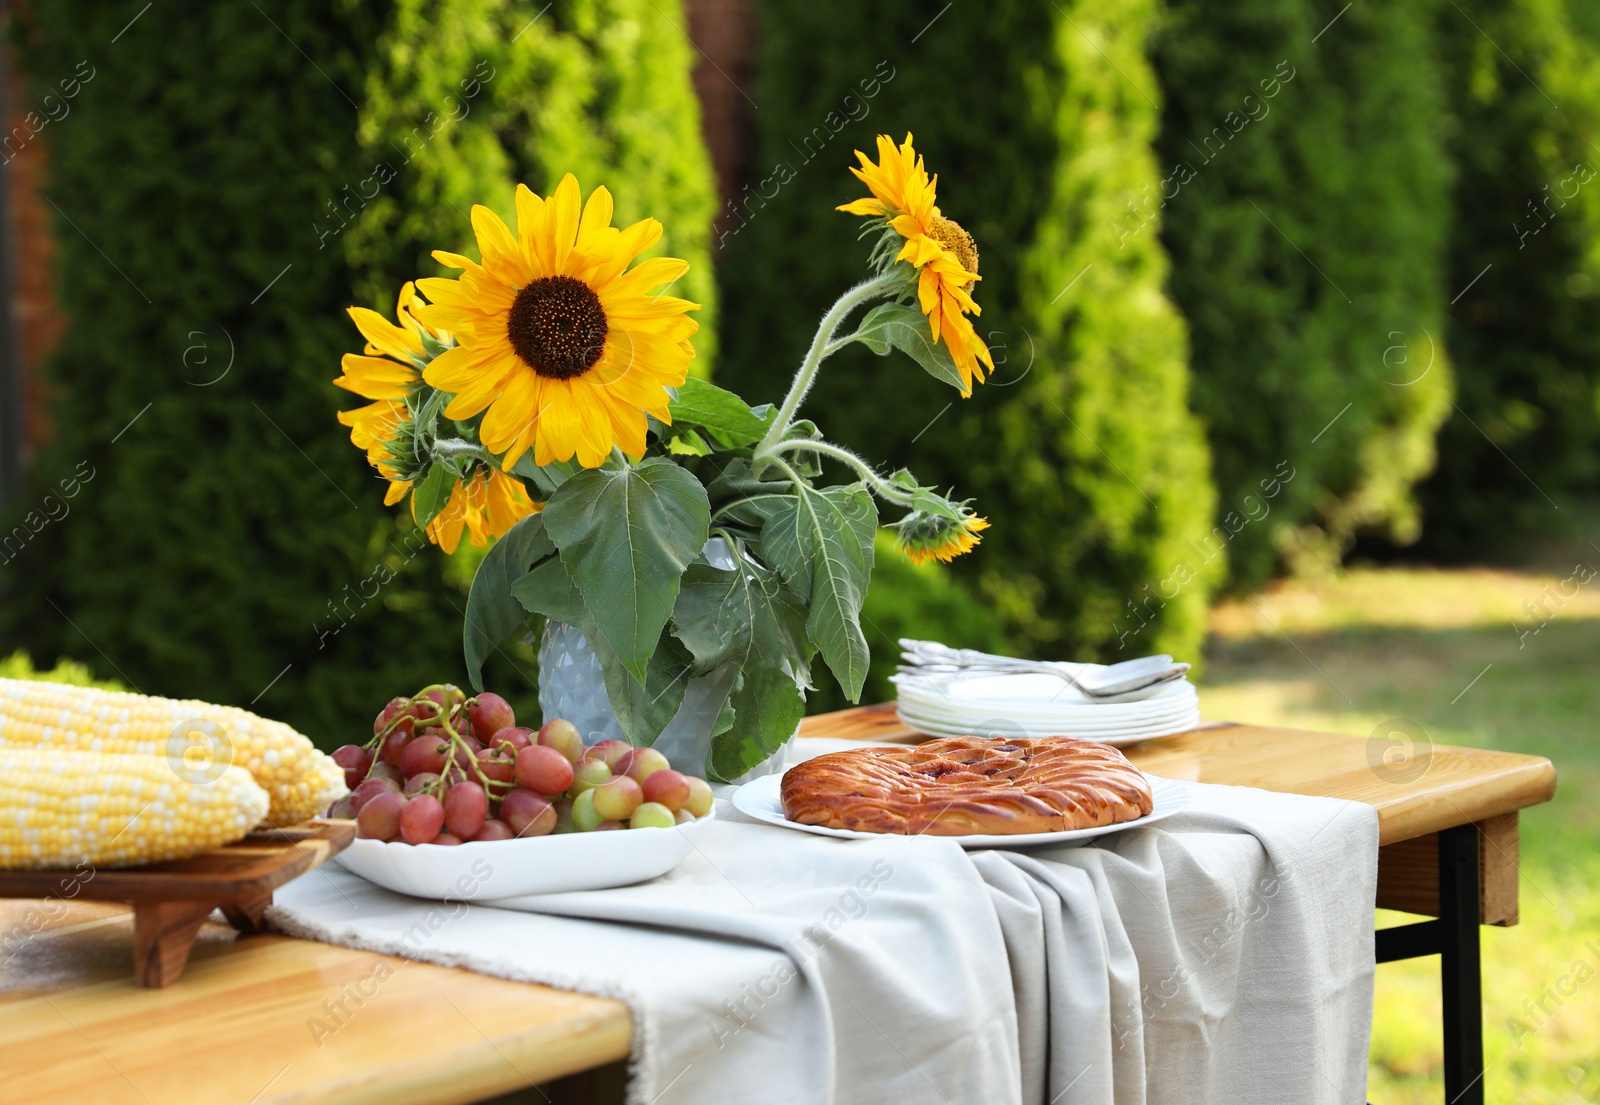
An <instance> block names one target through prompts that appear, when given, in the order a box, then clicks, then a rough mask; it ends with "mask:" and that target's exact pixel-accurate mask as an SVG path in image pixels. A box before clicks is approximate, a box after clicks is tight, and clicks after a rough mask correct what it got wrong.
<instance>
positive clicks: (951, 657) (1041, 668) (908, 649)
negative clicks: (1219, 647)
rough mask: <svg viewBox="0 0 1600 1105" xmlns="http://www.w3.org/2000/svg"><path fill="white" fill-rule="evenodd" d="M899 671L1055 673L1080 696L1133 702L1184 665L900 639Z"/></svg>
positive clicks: (1164, 659)
mask: <svg viewBox="0 0 1600 1105" xmlns="http://www.w3.org/2000/svg"><path fill="white" fill-rule="evenodd" d="M900 647H901V649H902V650H903V651H902V652H901V654H900V660H901V662H900V665H899V670H900V672H901V673H902V674H905V675H912V676H917V675H936V676H937V675H945V676H963V675H968V674H972V675H1006V674H1015V673H1021V672H1038V673H1043V674H1047V675H1054V676H1056V677H1058V678H1060V679H1063V680H1065V681H1066V682H1068V683H1070V684H1071V685H1072V686H1074V687H1076V688H1077V689H1078V690H1079V691H1080V692H1082V693H1083V694H1084V696H1085V697H1088V698H1092V699H1095V700H1096V701H1100V702H1132V701H1137V700H1138V699H1141V698H1146V697H1149V696H1150V695H1151V694H1154V693H1155V692H1156V690H1157V689H1158V688H1160V687H1161V686H1163V685H1165V684H1166V683H1169V682H1172V681H1173V680H1176V679H1182V678H1183V675H1184V673H1185V672H1187V671H1188V670H1189V665H1188V664H1186V663H1181V662H1174V661H1173V659H1172V657H1171V656H1167V655H1158V656H1142V657H1140V658H1139V659H1137V660H1124V661H1122V662H1120V663H1116V664H1110V665H1105V666H1102V665H1099V664H1073V663H1067V662H1065V661H1052V660H1022V659H1018V658H1016V657H1014V656H996V655H994V654H993V653H988V652H979V651H978V650H977V649H970V648H950V647H948V646H946V645H942V644H940V643H939V642H937V641H917V640H913V639H911V638H909V637H902V638H901V639H900Z"/></svg>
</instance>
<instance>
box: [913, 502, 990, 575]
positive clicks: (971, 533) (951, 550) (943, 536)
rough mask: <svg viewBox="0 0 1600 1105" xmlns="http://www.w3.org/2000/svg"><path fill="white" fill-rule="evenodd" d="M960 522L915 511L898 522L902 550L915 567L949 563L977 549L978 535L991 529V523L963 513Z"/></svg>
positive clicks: (963, 511)
mask: <svg viewBox="0 0 1600 1105" xmlns="http://www.w3.org/2000/svg"><path fill="white" fill-rule="evenodd" d="M961 515H962V517H961V518H960V519H959V520H958V519H955V518H948V517H945V516H943V515H939V514H924V513H923V512H921V511H913V512H912V513H910V514H908V515H906V516H905V517H904V518H902V519H901V520H900V521H898V522H896V523H895V529H896V530H897V531H898V532H899V535H900V551H901V552H903V553H905V555H906V559H907V560H909V561H911V563H913V564H926V563H927V562H928V561H930V560H942V561H944V562H945V563H946V564H948V563H949V562H950V561H952V560H954V559H955V558H956V557H958V556H961V555H963V554H965V553H969V552H971V551H972V550H973V549H975V548H977V547H978V545H979V543H980V542H982V540H983V538H981V537H979V536H978V534H979V533H981V532H982V531H984V530H986V529H988V528H989V520H988V519H987V518H982V517H979V516H978V515H976V514H970V513H968V512H967V511H966V510H965V508H963V509H962V510H961Z"/></svg>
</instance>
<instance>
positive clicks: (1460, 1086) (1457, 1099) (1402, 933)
mask: <svg viewBox="0 0 1600 1105" xmlns="http://www.w3.org/2000/svg"><path fill="white" fill-rule="evenodd" d="M1478 919H1479V909H1478V827H1477V826H1476V825H1461V826H1458V827H1457V828H1454V829H1445V830H1444V831H1442V832H1441V833H1440V834H1439V919H1438V920H1436V921H1419V922H1417V923H1416V924H1411V925H1401V926H1399V927H1397V928H1387V929H1379V930H1378V933H1377V942H1376V952H1377V960H1378V962H1379V963H1392V962H1394V961H1395V960H1397V959H1415V958H1416V957H1418V956H1423V955H1438V956H1439V983H1440V986H1439V989H1440V993H1441V996H1442V997H1443V999H1444V1002H1443V1004H1444V1099H1445V1105H1483V979H1482V968H1481V965H1480V963H1479V959H1478Z"/></svg>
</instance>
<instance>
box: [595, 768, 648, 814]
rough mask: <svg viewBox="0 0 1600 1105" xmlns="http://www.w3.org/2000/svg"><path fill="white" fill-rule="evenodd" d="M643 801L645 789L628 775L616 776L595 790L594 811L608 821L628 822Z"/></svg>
mask: <svg viewBox="0 0 1600 1105" xmlns="http://www.w3.org/2000/svg"><path fill="white" fill-rule="evenodd" d="M643 801H644V791H643V789H642V788H641V787H640V786H639V784H638V783H636V782H634V781H633V780H632V779H630V778H628V777H627V776H626V775H617V776H614V777H613V778H610V779H607V780H606V781H605V782H603V783H601V784H600V785H599V786H597V787H595V788H594V811H595V812H596V813H598V814H599V815H600V816H601V817H603V818H605V819H606V820H607V821H626V820H627V819H628V818H630V817H632V816H633V811H634V810H636V809H638V807H639V803H640V802H643Z"/></svg>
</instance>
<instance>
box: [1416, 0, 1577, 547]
mask: <svg viewBox="0 0 1600 1105" xmlns="http://www.w3.org/2000/svg"><path fill="white" fill-rule="evenodd" d="M1592 7H1593V6H1592V5H1573V6H1572V7H1571V8H1569V7H1568V6H1567V5H1565V4H1563V3H1561V2H1560V0H1458V3H1456V4H1453V5H1446V6H1444V7H1443V8H1441V10H1440V11H1439V13H1438V17H1437V21H1436V28H1437V36H1438V42H1439V48H1440V51H1441V54H1442V56H1443V58H1444V62H1445V69H1444V71H1445V76H1446V89H1447V92H1448V106H1449V113H1450V117H1451V126H1450V135H1451V138H1450V154H1451V156H1452V158H1453V160H1454V162H1455V164H1456V172H1457V177H1456V184H1455V189H1454V194H1453V197H1452V198H1453V208H1454V219H1453V223H1452V226H1451V233H1450V287H1451V288H1452V289H1453V290H1452V292H1451V294H1452V295H1459V299H1458V301H1457V302H1456V304H1455V305H1454V307H1453V308H1452V309H1451V313H1450V324H1449V328H1448V335H1449V338H1448V340H1449V345H1450V350H1451V356H1452V358H1453V359H1454V361H1455V363H1456V365H1457V374H1458V377H1459V380H1460V383H1459V392H1460V394H1459V397H1458V399H1457V408H1456V409H1455V410H1454V411H1452V412H1451V416H1450V419H1449V420H1448V421H1447V422H1446V423H1445V426H1444V428H1443V430H1442V432H1441V435H1440V463H1439V471H1438V473H1437V475H1436V476H1435V477H1434V478H1433V479H1432V480H1430V481H1429V482H1428V483H1427V484H1426V485H1424V486H1423V488H1422V491H1421V496H1422V501H1423V504H1424V508H1425V510H1426V512H1427V527H1426V533H1425V536H1424V541H1423V547H1424V551H1425V552H1426V553H1428V554H1430V555H1433V556H1440V557H1450V558H1459V557H1469V556H1479V555H1482V554H1483V553H1484V552H1486V551H1487V552H1495V553H1508V552H1513V551H1515V548H1514V546H1513V545H1512V542H1513V541H1515V540H1517V539H1518V538H1526V537H1528V536H1531V535H1537V534H1540V533H1550V532H1559V531H1561V530H1563V529H1565V528H1567V527H1568V526H1570V525H1571V524H1573V523H1575V522H1576V521H1577V519H1576V518H1574V517H1573V515H1574V514H1575V513H1576V512H1575V510H1574V509H1573V506H1574V503H1575V501H1576V500H1578V499H1580V498H1581V497H1583V496H1592V495H1593V492H1594V487H1595V481H1596V478H1597V477H1600V299H1597V296H1600V151H1597V150H1596V145H1597V144H1600V60H1597V54H1596V49H1595V41H1596V38H1595V28H1594V26H1593V24H1594V23H1595V21H1596V17H1595V13H1594V12H1593V10H1592ZM1580 17H1582V18H1583V19H1586V20H1587V21H1588V23H1589V24H1590V27H1589V30H1590V34H1589V35H1588V36H1585V35H1581V34H1580V33H1579V28H1578V27H1577V26H1575V21H1576V20H1578V19H1579V18H1580ZM1558 506H1559V509H1558Z"/></svg>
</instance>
